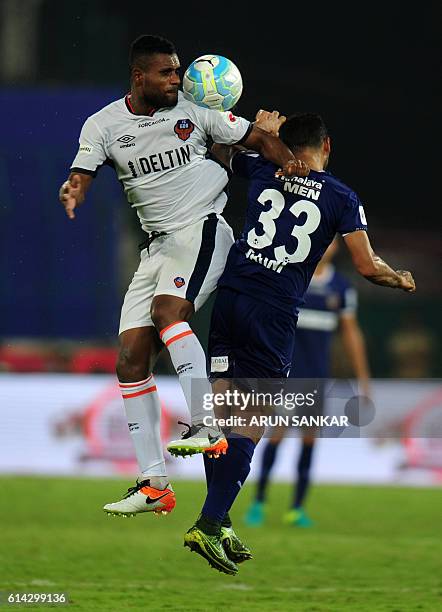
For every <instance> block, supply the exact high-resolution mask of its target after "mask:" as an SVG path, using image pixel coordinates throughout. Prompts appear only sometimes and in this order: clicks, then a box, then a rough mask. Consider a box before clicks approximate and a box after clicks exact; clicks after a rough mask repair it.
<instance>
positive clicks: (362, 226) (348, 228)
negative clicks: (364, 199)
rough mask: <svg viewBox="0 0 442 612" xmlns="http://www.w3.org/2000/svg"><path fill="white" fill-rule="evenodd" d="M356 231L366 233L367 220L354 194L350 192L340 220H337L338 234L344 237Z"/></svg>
mask: <svg viewBox="0 0 442 612" xmlns="http://www.w3.org/2000/svg"><path fill="white" fill-rule="evenodd" d="M358 230H365V231H367V219H366V217H365V211H364V207H363V206H362V203H361V201H360V199H359V198H358V196H357V195H356V193H355V192H354V191H352V192H350V194H349V195H348V197H347V200H346V201H345V204H344V207H343V210H342V214H341V218H340V220H339V225H338V232H339V233H340V234H341V235H342V236H345V235H346V234H350V233H351V232H356V231H358Z"/></svg>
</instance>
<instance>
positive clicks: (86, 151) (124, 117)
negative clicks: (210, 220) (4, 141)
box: [71, 92, 251, 232]
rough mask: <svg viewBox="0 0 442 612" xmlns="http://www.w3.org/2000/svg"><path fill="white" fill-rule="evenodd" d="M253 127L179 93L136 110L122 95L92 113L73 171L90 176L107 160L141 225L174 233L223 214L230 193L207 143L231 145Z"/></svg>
mask: <svg viewBox="0 0 442 612" xmlns="http://www.w3.org/2000/svg"><path fill="white" fill-rule="evenodd" d="M250 129H251V124H250V122H249V121H247V120H246V119H242V118H241V117H236V116H235V115H233V114H232V113H231V112H220V111H216V110H210V109H206V108H202V107H200V106H197V105H196V104H194V103H193V102H190V101H188V100H186V99H185V98H184V97H183V94H182V93H181V92H179V93H178V103H177V105H176V106H174V107H171V108H161V109H159V110H156V111H154V112H153V114H152V115H151V116H149V115H135V114H134V113H133V111H132V109H131V105H130V99H128V97H127V96H126V97H125V98H122V99H120V100H116V101H115V102H112V103H111V104H109V105H108V106H105V107H104V108H103V109H101V110H100V111H98V112H97V113H95V114H94V115H91V116H90V117H89V118H88V119H87V120H86V122H85V123H84V125H83V128H82V130H81V134H80V141H79V142H80V148H79V149H78V153H77V155H76V157H75V159H74V161H73V163H72V166H71V171H78V172H84V173H86V174H92V175H93V176H95V174H96V172H97V170H98V169H99V168H100V166H102V165H103V164H106V163H107V164H110V165H112V166H113V167H114V168H115V170H116V172H117V176H118V179H119V180H120V181H121V182H122V184H123V187H124V191H125V193H126V196H127V199H128V201H129V203H130V204H131V205H132V207H133V208H136V210H137V213H138V216H139V218H140V221H141V226H142V228H143V229H144V230H145V231H147V232H150V231H153V230H155V231H164V232H171V231H174V230H177V229H180V228H182V227H185V226H187V225H189V224H192V223H195V222H197V221H199V220H200V219H202V218H204V217H205V216H206V215H208V214H210V213H213V212H216V213H220V212H221V211H222V209H223V208H224V206H225V203H226V201H227V196H226V195H225V193H224V192H223V190H224V187H225V186H226V185H227V182H228V175H227V172H226V170H224V168H223V167H222V166H220V165H219V164H217V163H216V162H214V161H212V160H209V159H206V158H205V155H206V153H207V147H206V141H207V139H208V137H209V136H210V137H211V138H212V139H213V140H214V142H217V143H221V144H229V145H230V144H235V143H238V142H240V141H241V140H244V139H245V138H246V137H247V135H248V134H249V130H250Z"/></svg>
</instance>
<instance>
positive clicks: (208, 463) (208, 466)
mask: <svg viewBox="0 0 442 612" xmlns="http://www.w3.org/2000/svg"><path fill="white" fill-rule="evenodd" d="M203 461H204V471H205V472H206V484H207V490H209V485H210V481H211V480H212V474H213V464H214V462H215V461H218V459H210V457H208V456H207V455H206V453H203Z"/></svg>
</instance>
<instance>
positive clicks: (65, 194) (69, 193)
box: [59, 174, 84, 219]
mask: <svg viewBox="0 0 442 612" xmlns="http://www.w3.org/2000/svg"><path fill="white" fill-rule="evenodd" d="M59 199H60V202H61V203H62V204H63V206H64V209H65V212H66V214H67V216H68V217H69V219H75V213H74V209H75V208H76V206H77V205H78V204H81V202H82V201H83V199H84V196H83V191H82V186H81V179H80V177H79V176H78V174H74V175H73V176H72V177H71V179H70V180H69V179H68V180H67V181H65V182H64V183H63V185H62V186H61V187H60V191H59Z"/></svg>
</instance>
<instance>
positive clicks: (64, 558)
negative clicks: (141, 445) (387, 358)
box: [0, 477, 442, 612]
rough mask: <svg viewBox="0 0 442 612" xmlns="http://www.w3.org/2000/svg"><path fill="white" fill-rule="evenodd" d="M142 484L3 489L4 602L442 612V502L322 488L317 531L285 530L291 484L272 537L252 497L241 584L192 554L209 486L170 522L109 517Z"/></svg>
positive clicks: (281, 496)
mask: <svg viewBox="0 0 442 612" xmlns="http://www.w3.org/2000/svg"><path fill="white" fill-rule="evenodd" d="M131 484H132V483H131V482H129V481H120V480H112V479H105V480H100V479H98V480H95V479H61V478H25V477H3V478H0V486H1V495H0V518H1V523H0V525H1V528H0V533H1V535H0V590H2V591H5V590H10V591H18V592H60V591H65V592H67V593H68V594H69V597H70V600H71V603H70V605H69V606H67V607H60V609H61V610H62V609H65V610H66V609H76V610H91V611H92V610H106V611H108V612H118V611H120V610H140V611H141V610H148V611H149V612H152V611H154V612H156V611H157V610H168V611H173V612H174V611H186V612H187V611H189V612H190V611H198V612H199V611H204V612H205V611H210V612H217V611H218V610H220V611H221V610H222V611H223V612H224V611H226V610H227V611H228V612H231V611H236V610H243V611H244V610H251V611H256V610H258V611H260V610H269V611H270V610H272V611H273V610H281V611H286V610H295V611H296V610H300V611H301V610H302V611H304V610H309V611H316V610H318V611H324V612H329V611H342V610H351V611H352V612H353V611H357V612H361V611H365V610H367V611H370V612H372V611H376V612H378V611H383V610H390V611H392V612H399V611H404V612H405V611H407V612H408V611H410V610H419V611H422V610H429V611H431V612H433V611H435V610H438V609H442V599H441V595H442V571H441V570H442V556H441V548H440V543H441V535H442V521H441V502H442V494H441V491H440V490H437V489H412V488H392V487H391V488H390V487H356V486H353V487H350V486H348V487H347V486H316V487H314V488H313V490H312V493H311V496H310V499H309V504H308V509H309V511H310V514H311V516H312V518H313V519H314V520H315V521H316V525H317V526H315V527H314V528H312V529H307V530H302V529H299V528H294V527H289V526H285V525H282V523H281V515H282V513H283V512H284V511H285V510H286V506H287V503H288V499H289V496H290V489H289V486H288V485H281V484H279V485H274V486H273V487H272V489H271V494H270V495H271V499H270V502H269V520H268V524H267V526H266V528H265V529H263V528H259V529H256V528H255V529H248V528H246V527H243V526H242V524H241V517H242V514H243V512H244V510H245V508H246V506H247V504H248V502H249V500H250V497H251V493H252V489H251V486H249V487H245V490H244V491H243V492H242V493H241V495H240V497H239V498H238V503H237V505H236V507H235V510H234V512H233V518H234V521H235V522H234V524H235V526H236V528H237V531H238V532H239V533H240V535H241V536H242V537H243V538H244V540H245V541H246V542H247V544H248V545H249V546H250V547H251V548H252V550H253V553H254V559H253V560H252V561H249V562H247V563H244V564H243V565H242V566H241V567H240V571H239V574H238V575H237V576H235V577H231V576H225V575H223V574H220V573H218V572H216V571H214V570H213V569H211V568H210V567H209V566H208V564H207V563H206V561H204V560H203V559H202V558H201V557H199V556H198V555H196V554H195V553H191V552H190V551H189V549H187V548H183V544H182V535H183V533H184V532H185V531H186V530H187V529H188V528H189V527H190V526H191V524H192V523H193V521H194V518H195V517H196V514H197V512H198V509H199V507H200V503H201V500H202V499H203V494H204V485H203V483H202V482H201V483H200V482H176V483H175V490H176V492H177V507H176V508H175V510H174V512H173V513H172V514H171V515H169V516H167V517H155V516H153V515H151V514H144V515H141V516H140V515H139V516H137V517H136V518H132V519H129V518H128V519H122V518H116V517H107V516H106V515H105V514H104V513H103V512H102V511H101V506H102V505H103V504H104V503H106V502H109V501H114V500H116V499H117V498H119V496H120V494H121V493H123V492H124V491H125V489H126V488H127V487H128V486H130V485H131ZM49 607H52V606H48V605H46V606H41V605H40V606H37V605H30V604H29V605H26V606H23V607H22V606H18V605H15V606H0V608H1V609H5V610H7V609H14V608H16V609H25V608H26V609H29V610H30V609H40V610H44V609H46V610H47V609H48V608H49Z"/></svg>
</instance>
